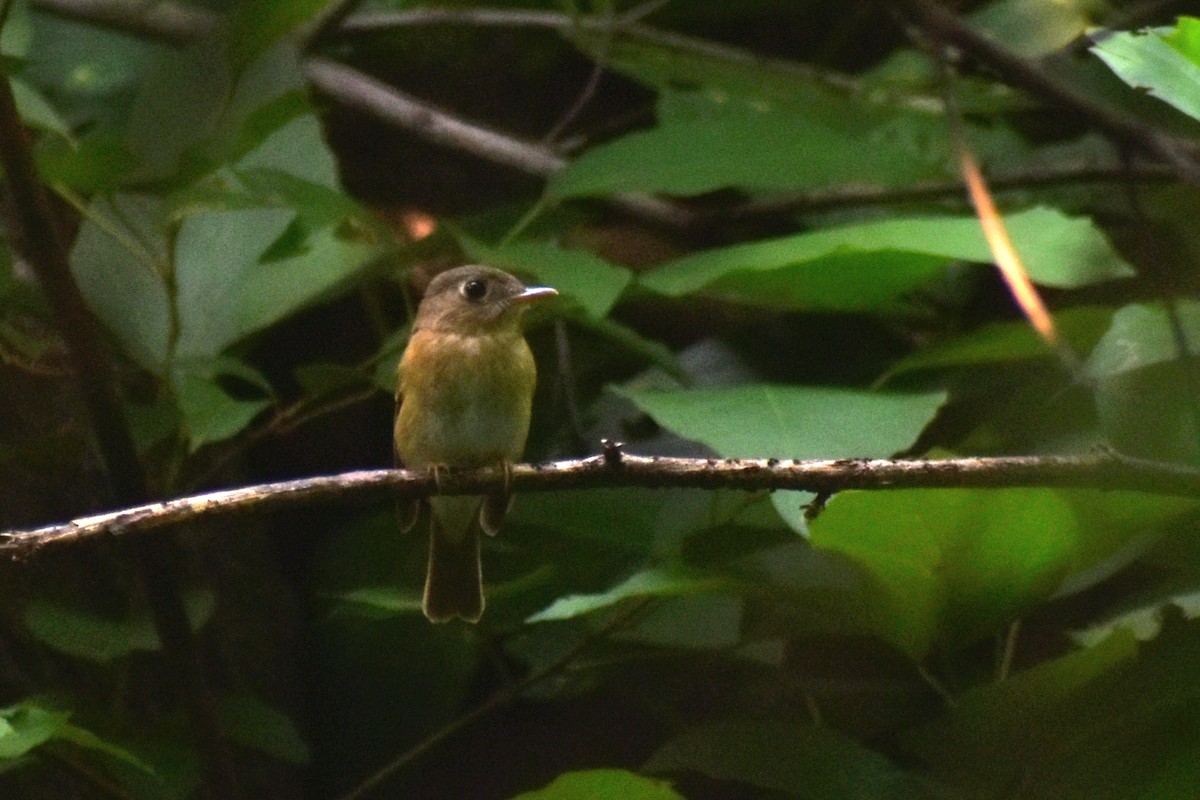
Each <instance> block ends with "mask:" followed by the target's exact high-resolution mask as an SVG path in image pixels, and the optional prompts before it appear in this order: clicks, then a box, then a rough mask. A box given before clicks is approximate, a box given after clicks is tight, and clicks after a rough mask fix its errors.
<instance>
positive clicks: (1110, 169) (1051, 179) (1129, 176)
mask: <svg viewBox="0 0 1200 800" xmlns="http://www.w3.org/2000/svg"><path fill="white" fill-rule="evenodd" d="M1177 177H1178V176H1177V175H1176V173H1175V171H1174V170H1173V169H1171V168H1170V167H1168V166H1165V165H1162V164H1088V163H1075V164H1071V163H1068V164H1047V165H1045V166H1041V167H1036V168H1031V169H1025V170H1015V171H1012V172H1001V173H997V174H995V175H992V176H990V177H989V178H988V183H989V185H990V186H991V188H992V190H993V191H996V192H999V191H1021V190H1024V189H1037V188H1046V187H1054V186H1071V185H1078V184H1085V183H1111V182H1124V181H1130V180H1133V181H1142V182H1147V183H1149V182H1158V181H1172V180H1175V179H1176V178H1177ZM944 199H953V200H963V182H962V181H961V180H958V179H956V180H940V181H922V182H919V183H912V184H908V185H906V186H869V185H853V184H851V185H844V186H831V187H828V188H822V189H812V190H809V191H805V192H794V193H788V194H776V195H762V196H760V197H754V198H751V199H749V200H746V201H745V202H743V203H741V204H737V205H733V206H730V207H729V208H725V209H722V210H721V212H720V213H721V217H722V219H727V220H728V219H735V220H736V219H747V218H755V217H762V216H772V215H776V214H783V213H789V212H802V211H821V210H825V209H834V208H844V207H847V206H869V205H889V204H892V203H905V202H915V201H922V200H944ZM964 202H965V201H964Z"/></svg>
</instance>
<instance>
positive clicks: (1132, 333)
mask: <svg viewBox="0 0 1200 800" xmlns="http://www.w3.org/2000/svg"><path fill="white" fill-rule="evenodd" d="M1175 312H1176V313H1177V314H1178V315H1179V326H1180V329H1181V331H1182V333H1183V338H1184V341H1183V344H1184V345H1185V346H1186V347H1187V348H1188V352H1190V353H1195V352H1197V348H1198V347H1200V303H1197V302H1195V301H1190V300H1181V301H1177V302H1176V303H1175ZM1180 344H1181V343H1180V342H1179V341H1178V339H1177V338H1176V336H1175V332H1174V324H1173V323H1172V321H1171V314H1170V313H1169V312H1168V311H1167V309H1166V308H1164V307H1163V306H1162V305H1158V304H1143V303H1133V304H1131V305H1127V306H1123V307H1122V308H1120V309H1118V310H1117V312H1116V313H1115V314H1113V318H1112V324H1111V326H1110V327H1109V328H1108V331H1107V332H1106V333H1105V334H1104V336H1103V337H1102V338H1101V339H1100V341H1099V343H1098V344H1097V345H1096V347H1095V349H1094V350H1093V351H1092V355H1091V357H1090V358H1089V359H1088V364H1087V369H1088V374H1089V375H1090V376H1091V377H1092V378H1095V379H1096V380H1103V379H1104V378H1111V377H1113V376H1116V375H1120V374H1122V373H1126V372H1133V371H1136V370H1140V369H1145V368H1147V367H1152V366H1155V365H1158V364H1162V363H1164V362H1169V361H1176V360H1178V359H1179V358H1181V357H1182V355H1183V354H1182V353H1180Z"/></svg>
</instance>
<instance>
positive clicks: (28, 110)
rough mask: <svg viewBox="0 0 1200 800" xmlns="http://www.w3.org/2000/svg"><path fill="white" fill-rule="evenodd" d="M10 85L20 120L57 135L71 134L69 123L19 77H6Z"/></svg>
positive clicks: (39, 93) (65, 135)
mask: <svg viewBox="0 0 1200 800" xmlns="http://www.w3.org/2000/svg"><path fill="white" fill-rule="evenodd" d="M7 80H8V81H9V82H10V83H11V85H12V93H13V99H14V100H16V102H17V114H19V115H20V117H21V121H22V122H23V123H25V124H26V125H29V126H30V127H33V128H40V129H42V130H45V131H50V132H51V133H56V134H58V135H59V136H62V137H67V136H70V135H71V125H70V123H68V122H67V121H66V120H65V119H63V117H62V115H61V114H59V113H58V110H57V109H55V108H54V106H52V105H50V102H49V101H48V100H47V99H46V98H45V97H44V96H43V95H42V93H41V92H39V91H38V90H37V89H35V88H33V87H32V86H30V85H29V84H28V83H26V82H25V81H23V80H21V79H20V78H16V77H12V78H7Z"/></svg>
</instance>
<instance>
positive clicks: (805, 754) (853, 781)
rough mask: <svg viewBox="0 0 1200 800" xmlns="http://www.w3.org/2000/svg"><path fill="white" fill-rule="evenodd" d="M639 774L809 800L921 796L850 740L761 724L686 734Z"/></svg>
mask: <svg viewBox="0 0 1200 800" xmlns="http://www.w3.org/2000/svg"><path fill="white" fill-rule="evenodd" d="M645 769H646V770H647V771H648V772H678V771H683V770H689V771H693V772H699V773H701V774H703V775H708V776H710V777H712V778H716V779H718V780H730V781H737V782H739V783H744V784H748V785H750V786H753V787H755V788H757V789H765V790H768V791H773V792H785V793H787V794H789V795H794V796H797V797H804V798H811V800H843V799H844V798H849V797H861V798H867V797H870V798H889V799H890V800H901V799H902V798H913V799H914V800H916V798H920V797H924V796H925V795H924V794H923V793H922V792H921V786H920V784H919V783H918V782H917V780H916V779H915V778H913V777H912V776H910V775H908V774H907V773H905V772H904V771H903V770H902V769H900V768H899V767H898V766H896V765H895V764H893V763H892V762H891V761H889V760H888V759H887V758H885V757H884V756H882V755H880V754H879V753H877V752H875V751H873V750H870V749H868V748H866V747H864V746H863V745H861V744H859V743H858V742H856V741H854V740H853V739H850V738H849V737H846V736H844V735H842V734H840V733H838V732H836V731H834V730H832V729H830V728H820V727H816V726H813V725H804V724H797V723H793V722H782V721H776V720H766V719H763V720H735V721H725V722H717V723H712V724H709V725H702V726H698V727H695V728H692V729H690V730H688V731H686V732H684V733H682V734H680V735H679V736H677V737H675V738H674V739H672V740H670V741H669V742H667V743H666V744H665V745H663V746H662V747H661V748H659V750H658V751H657V752H656V753H655V754H654V755H653V756H651V757H650V760H649V761H648V762H646V765H645Z"/></svg>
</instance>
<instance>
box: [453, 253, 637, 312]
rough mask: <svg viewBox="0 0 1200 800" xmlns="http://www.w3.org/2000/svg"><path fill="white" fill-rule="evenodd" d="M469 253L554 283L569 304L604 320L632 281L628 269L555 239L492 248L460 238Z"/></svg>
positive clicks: (479, 259) (548, 284) (514, 270)
mask: <svg viewBox="0 0 1200 800" xmlns="http://www.w3.org/2000/svg"><path fill="white" fill-rule="evenodd" d="M459 240H460V242H461V243H462V246H463V249H464V250H466V252H467V255H468V256H469V257H470V258H472V259H474V260H476V261H481V262H483V263H486V264H490V265H492V266H494V267H500V268H501V269H506V270H510V271H512V272H516V273H518V274H525V275H530V276H533V277H534V278H535V279H536V282H537V283H539V284H542V285H545V286H552V287H554V288H555V289H557V290H558V292H559V294H560V295H562V296H563V298H565V299H566V301H567V302H568V303H570V304H571V305H573V306H576V307H578V308H579V309H580V310H581V311H582V312H583V313H584V314H585V315H587V316H588V317H591V318H593V319H603V318H604V317H606V316H608V312H609V311H611V310H612V307H613V306H614V305H615V304H616V302H617V298H619V297H620V296H621V293H622V292H624V291H625V288H626V287H627V286H629V284H630V282H631V281H632V280H633V276H632V274H631V273H630V272H629V270H627V269H624V268H622V267H618V266H616V265H614V264H610V263H609V262H607V261H605V260H604V259H603V258H601V257H600V256H598V255H595V254H594V253H590V252H588V251H586V250H577V249H573V248H566V247H562V246H561V245H559V244H556V243H554V242H535V241H520V242H512V243H509V244H506V245H503V246H502V247H499V248H489V247H487V246H485V245H483V244H482V243H481V242H477V241H474V240H471V239H469V238H467V237H465V236H460V237H459Z"/></svg>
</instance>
